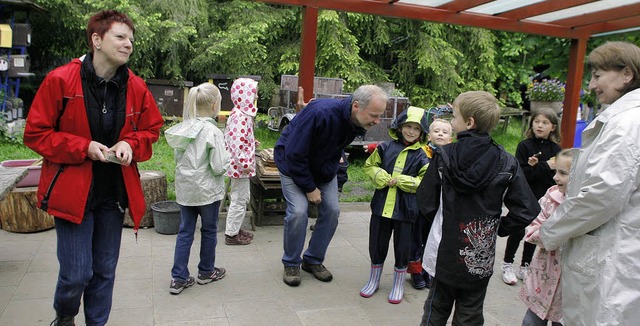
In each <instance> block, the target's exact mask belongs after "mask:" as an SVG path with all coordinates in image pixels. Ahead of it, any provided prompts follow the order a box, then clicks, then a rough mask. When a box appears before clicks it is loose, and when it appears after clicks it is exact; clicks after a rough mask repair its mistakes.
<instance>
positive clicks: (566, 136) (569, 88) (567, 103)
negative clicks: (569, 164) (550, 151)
mask: <svg viewBox="0 0 640 326" xmlns="http://www.w3.org/2000/svg"><path fill="white" fill-rule="evenodd" d="M586 53H587V39H573V40H571V49H570V51H569V70H568V72H567V85H566V86H565V92H564V108H563V109H562V123H561V126H560V133H561V134H562V140H561V142H560V146H561V147H562V148H571V147H573V139H574V136H575V132H576V118H577V114H578V106H579V105H580V89H581V88H582V75H583V69H584V57H585V55H586Z"/></svg>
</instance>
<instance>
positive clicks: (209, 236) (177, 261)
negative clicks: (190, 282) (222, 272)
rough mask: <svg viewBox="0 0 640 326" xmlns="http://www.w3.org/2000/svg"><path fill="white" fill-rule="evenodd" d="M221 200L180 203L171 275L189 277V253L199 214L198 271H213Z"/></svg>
mask: <svg viewBox="0 0 640 326" xmlns="http://www.w3.org/2000/svg"><path fill="white" fill-rule="evenodd" d="M219 208H220V201H217V202H214V203H213V204H209V205H203V206H182V205H180V231H179V232H178V237H177V238H176V250H175V254H174V258H173V268H172V269H171V277H173V278H174V279H178V280H181V281H184V280H186V279H188V278H189V276H190V274H189V267H188V265H189V253H190V252H191V244H193V236H194V233H195V230H196V222H197V221H198V215H200V217H201V218H202V228H200V233H201V239H200V263H199V264H198V272H199V273H201V274H207V273H212V272H213V269H214V267H215V262H216V245H217V244H218V235H217V232H218V210H219Z"/></svg>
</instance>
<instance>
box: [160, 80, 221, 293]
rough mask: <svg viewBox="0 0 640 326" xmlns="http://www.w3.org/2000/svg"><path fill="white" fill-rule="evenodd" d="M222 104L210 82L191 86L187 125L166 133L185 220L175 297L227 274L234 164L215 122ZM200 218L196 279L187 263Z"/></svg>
mask: <svg viewBox="0 0 640 326" xmlns="http://www.w3.org/2000/svg"><path fill="white" fill-rule="evenodd" d="M220 102H221V96H220V90H218V88H217V87H216V86H215V85H213V84H211V83H203V84H200V85H198V86H196V87H193V88H191V90H189V95H188V96H187V100H186V103H185V106H184V111H183V117H184V121H183V122H181V123H179V124H177V125H175V126H173V127H171V128H169V129H167V131H165V137H166V139H167V143H168V144H169V146H171V148H173V149H174V155H175V161H176V177H175V187H176V202H177V203H178V204H179V205H180V217H181V221H180V231H179V232H178V236H177V238H176V248H175V255H174V262H173V268H172V269H171V284H170V285H169V292H170V293H171V294H180V292H182V290H184V289H185V288H188V287H190V286H191V285H193V284H194V283H195V282H196V281H197V282H198V284H208V283H211V282H213V281H217V280H219V279H221V278H223V277H224V276H225V273H226V271H225V269H224V268H220V267H215V259H216V255H215V249H216V245H217V242H218V239H217V231H218V212H219V207H220V202H221V201H222V199H223V197H224V174H225V172H226V171H227V167H228V166H229V160H230V158H229V154H228V153H227V151H226V149H225V143H224V136H223V134H222V131H220V129H218V127H217V126H216V124H215V121H214V120H213V118H212V117H214V116H216V115H217V114H218V113H219V112H220ZM198 215H200V217H201V218H202V228H201V229H200V232H201V233H202V236H201V241H200V263H199V264H198V276H197V280H196V278H194V277H193V276H191V275H190V274H189V268H188V264H189V253H190V251H191V244H192V243H193V238H194V233H195V228H196V222H197V221H198Z"/></svg>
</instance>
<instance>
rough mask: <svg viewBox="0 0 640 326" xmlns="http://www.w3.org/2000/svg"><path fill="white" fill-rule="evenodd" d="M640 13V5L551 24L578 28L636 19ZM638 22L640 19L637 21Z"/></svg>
mask: <svg viewBox="0 0 640 326" xmlns="http://www.w3.org/2000/svg"><path fill="white" fill-rule="evenodd" d="M639 12H640V3H636V4H632V5H626V6H621V7H616V8H611V9H606V10H601V11H596V12H593V13H590V14H584V15H580V16H575V17H569V18H565V19H559V20H556V21H553V22H552V23H553V24H556V25H563V26H567V27H572V28H573V27H580V26H585V25H592V24H594V23H600V22H607V21H611V20H617V19H624V18H629V17H634V16H635V17H636V19H638V18H637V16H638V13H639ZM639 20H640V19H639Z"/></svg>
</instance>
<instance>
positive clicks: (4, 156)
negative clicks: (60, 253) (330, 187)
mask: <svg viewBox="0 0 640 326" xmlns="http://www.w3.org/2000/svg"><path fill="white" fill-rule="evenodd" d="M501 124H502V122H501ZM501 124H500V125H498V128H496V131H495V132H494V134H493V135H492V136H493V138H494V140H495V141H496V142H497V143H498V144H501V145H502V146H504V148H505V149H506V150H507V151H508V152H509V153H511V154H515V151H516V147H517V146H518V143H519V142H520V141H521V140H522V135H521V126H522V124H521V123H520V120H519V119H517V118H512V119H511V122H510V123H509V126H508V128H507V130H506V132H504V133H503V132H502V128H501V126H502V125H501ZM279 136H280V134H279V133H278V132H276V131H271V130H269V129H268V128H267V127H266V114H259V115H258V117H257V118H256V128H255V137H256V138H257V139H258V140H259V141H260V142H261V145H260V148H259V149H263V148H271V147H274V145H275V143H276V141H277V139H278V137H279ZM347 152H349V153H350V154H351V155H350V157H349V163H350V165H349V170H348V174H349V181H348V182H347V183H346V184H345V185H344V188H343V192H342V196H341V199H340V200H341V201H343V202H368V201H370V200H371V196H372V195H373V191H374V189H375V188H374V187H373V185H372V183H371V181H370V180H369V177H367V175H365V174H364V172H363V169H362V168H363V166H364V161H365V160H366V159H367V155H366V154H365V153H364V152H363V150H362V149H361V148H348V149H347ZM38 157H39V155H38V154H36V153H35V152H33V151H32V150H30V149H28V148H26V147H25V146H24V145H22V144H21V143H14V142H9V141H7V140H4V139H1V138H0V161H5V160H18V159H34V158H38ZM138 166H139V168H140V169H141V170H158V171H162V172H164V173H165V174H166V176H167V184H168V187H167V196H168V197H169V199H170V200H173V199H175V188H174V180H175V163H174V162H173V150H172V149H171V148H170V147H169V145H167V142H166V140H165V138H164V136H163V135H161V137H160V140H159V141H158V142H157V143H155V144H154V145H153V157H152V158H151V159H150V160H149V161H147V162H142V163H139V164H138Z"/></svg>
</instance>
